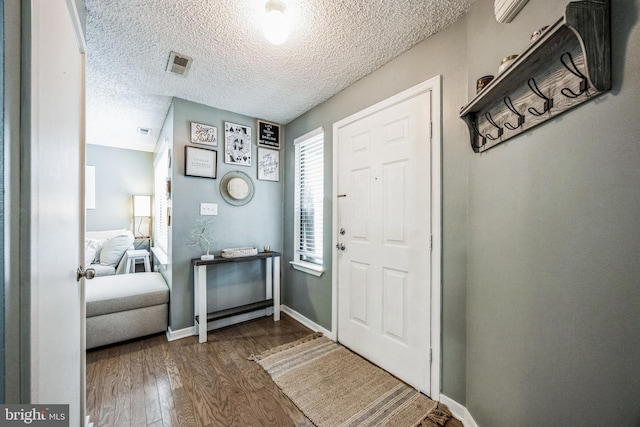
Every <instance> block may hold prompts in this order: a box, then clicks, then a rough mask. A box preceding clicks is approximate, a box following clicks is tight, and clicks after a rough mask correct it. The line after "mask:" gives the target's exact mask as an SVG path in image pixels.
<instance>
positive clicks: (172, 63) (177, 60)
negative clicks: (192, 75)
mask: <svg viewBox="0 0 640 427" xmlns="http://www.w3.org/2000/svg"><path fill="white" fill-rule="evenodd" d="M192 62H193V59H192V58H190V57H188V56H186V55H182V54H181V53H177V52H173V51H172V52H171V54H170V55H169V62H168V63H167V71H168V72H170V73H173V74H178V75H180V76H183V77H186V75H187V73H188V72H189V68H191V63H192Z"/></svg>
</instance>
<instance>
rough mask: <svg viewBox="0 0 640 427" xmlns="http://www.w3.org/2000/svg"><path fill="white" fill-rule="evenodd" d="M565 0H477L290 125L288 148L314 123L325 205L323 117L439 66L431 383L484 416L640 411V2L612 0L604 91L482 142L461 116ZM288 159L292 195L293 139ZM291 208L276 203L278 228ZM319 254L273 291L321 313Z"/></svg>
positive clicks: (593, 420) (288, 253)
mask: <svg viewBox="0 0 640 427" xmlns="http://www.w3.org/2000/svg"><path fill="white" fill-rule="evenodd" d="M567 3H568V2H556V1H552V0H540V1H537V2H529V4H528V5H527V6H526V7H525V8H524V9H523V11H522V12H521V14H520V15H519V16H518V17H517V18H516V19H515V20H514V22H513V23H511V24H508V25H505V24H499V23H497V22H496V20H495V17H494V16H493V1H491V0H477V1H476V2H475V3H474V4H473V6H472V9H471V12H470V14H469V15H468V16H467V17H465V18H463V19H462V20H460V21H458V22H457V23H456V24H454V25H453V26H451V27H449V28H447V29H445V30H444V31H442V32H440V33H438V34H436V35H435V36H433V37H431V38H429V39H428V40H426V41H424V42H422V43H420V44H418V45H417V46H415V47H414V48H413V49H411V50H410V51H408V52H406V53H404V54H403V55H401V56H399V57H398V58H396V59H395V60H394V61H392V62H390V63H389V64H387V65H386V66H384V67H382V68H381V69H380V70H378V71H376V72H374V73H372V74H371V75H369V76H367V77H365V78H363V79H362V80H360V81H359V82H357V83H356V84H354V85H353V86H351V87H349V88H347V89H346V90H344V91H343V92H341V93H340V94H338V95H336V96H334V97H333V98H331V99H330V100H328V101H327V102H325V103H323V104H322V105H320V106H318V107H316V108H314V109H313V110H311V111H310V112H308V113H306V114H304V115H303V116H301V117H300V118H298V119H296V120H295V121H293V122H292V123H290V124H289V125H287V127H286V131H287V132H286V134H287V138H286V141H287V146H288V147H289V148H290V147H291V145H292V142H293V139H294V138H296V137H298V136H300V135H302V134H304V133H305V132H308V131H309V130H312V129H314V128H316V127H318V126H323V127H324V128H325V139H326V151H325V152H326V161H327V165H328V168H327V171H326V174H325V176H326V180H325V183H326V201H327V206H326V211H325V217H326V218H330V215H329V214H330V213H331V195H332V188H331V183H332V179H331V177H332V171H331V167H330V165H331V159H332V135H331V131H332V125H333V123H334V122H335V121H337V120H339V119H342V118H344V117H346V116H348V115H349V114H352V113H354V112H356V111H358V110H361V109H363V108H365V107H367V106H369V105H371V104H374V103H375V102H377V101H380V100H382V99H384V98H387V97H389V96H391V95H393V94H395V93H398V92H400V91H402V90H403V89H406V88H408V87H411V86H413V85H415V84H416V83H419V82H420V81H423V80H426V79H428V78H430V77H433V76H434V75H436V74H441V75H442V76H443V242H442V243H443V261H442V263H443V283H442V288H443V289H442V290H443V301H442V304H443V319H442V320H443V331H442V332H443V342H442V349H443V350H442V351H443V355H442V356H443V378H442V379H443V387H442V389H443V390H442V391H443V393H444V394H445V395H447V396H448V397H451V398H453V399H454V400H456V401H457V402H459V403H462V404H464V405H465V406H466V407H467V408H468V409H469V410H470V412H471V414H472V416H473V417H474V419H475V420H476V421H477V423H478V425H480V426H492V427H493V426H498V427H499V426H514V425H517V426H541V425H559V424H560V425H562V424H564V425H580V426H602V425H621V426H622V425H625V426H636V427H637V426H638V425H639V424H638V423H639V421H640V403H639V401H638V399H637V397H638V390H640V364H639V363H637V361H638V357H637V355H638V354H639V353H640V328H639V327H638V325H639V324H640V309H639V307H640V286H639V285H640V283H639V282H640V266H639V264H638V256H639V255H640V227H638V221H637V215H638V212H640V190H639V188H640V167H638V165H640V148H639V147H640V145H639V142H640V141H639V140H638V139H639V138H638V136H637V135H638V134H640V121H639V120H638V118H639V117H640V107H639V105H640V75H639V73H638V71H637V70H638V69H639V65H640V64H639V62H640V59H639V58H640V27H639V26H638V9H639V4H640V1H639V0H626V1H617V2H613V3H614V4H613V8H612V26H613V31H612V32H613V40H612V44H613V74H614V75H613V78H614V80H613V90H612V91H610V92H608V93H606V94H605V95H603V96H602V97H600V98H598V99H597V100H594V101H592V102H589V103H586V104H584V105H582V106H580V107H579V108H577V109H575V110H573V111H570V112H568V113H566V114H564V115H562V116H560V117H558V118H556V119H554V120H551V121H549V122H547V123H545V124H544V125H542V126H539V127H537V128H535V129H532V130H530V131H528V132H526V133H524V134H522V135H520V136H518V137H517V138H513V139H511V140H510V141H509V142H508V143H505V144H502V145H500V146H498V147H496V148H494V149H492V150H490V151H489V152H487V153H484V154H482V155H479V154H473V153H472V151H471V148H470V146H469V136H468V132H467V130H466V126H464V124H463V122H462V120H460V118H459V117H458V112H459V110H460V107H462V106H463V105H465V104H466V103H467V102H468V100H470V99H471V98H472V97H473V96H474V94H475V81H476V79H477V78H478V77H480V76H482V75H485V74H495V72H496V70H497V67H498V65H499V62H500V59H501V58H503V57H504V56H507V55H508V54H511V53H517V52H520V51H521V50H522V49H523V48H524V47H525V46H526V44H527V43H528V39H529V35H530V34H531V33H532V32H533V31H534V30H535V29H537V28H539V27H540V26H542V25H545V24H550V23H552V22H554V21H556V20H557V19H558V18H559V17H560V16H562V14H563V13H564V7H565V5H566V4H567ZM286 159H287V162H286V176H287V178H286V180H285V189H286V191H285V206H286V207H290V206H292V197H293V181H292V177H293V154H292V151H291V150H290V149H289V150H287V156H286ZM292 222H293V220H292V213H291V209H289V208H287V209H285V229H284V235H285V236H292V235H293V230H292V227H291V225H290V224H292ZM331 230H332V225H331V224H329V223H328V224H327V226H326V228H325V233H326V235H327V236H330V235H331ZM289 240H290V238H285V259H290V258H291V257H292V254H293V250H292V246H291V242H290V241H289ZM330 255H331V247H330V242H327V244H325V258H327V259H330ZM330 267H331V266H330V265H328V266H327V268H328V272H327V273H325V275H324V276H323V277H321V278H320V279H317V278H314V277H310V276H308V275H305V274H302V273H299V272H297V271H293V270H291V269H289V268H286V267H285V269H284V271H283V274H284V279H285V283H284V290H283V300H284V303H285V304H286V305H288V306H290V307H291V308H293V309H294V310H296V311H299V312H300V313H302V314H303V315H305V316H307V317H309V318H310V319H311V320H314V321H316V322H318V323H319V324H321V325H322V326H324V327H329V326H330V321H331V275H330Z"/></svg>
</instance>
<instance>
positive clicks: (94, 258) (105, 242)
mask: <svg viewBox="0 0 640 427" xmlns="http://www.w3.org/2000/svg"><path fill="white" fill-rule="evenodd" d="M133 241H134V238H133V233H131V231H129V230H126V229H119V230H104V231H87V232H86V233H85V252H84V253H85V258H84V260H85V269H86V268H92V269H94V270H95V272H96V276H110V275H113V274H122V273H126V272H127V264H128V261H129V260H128V259H127V251H128V250H130V249H135V248H134V246H133Z"/></svg>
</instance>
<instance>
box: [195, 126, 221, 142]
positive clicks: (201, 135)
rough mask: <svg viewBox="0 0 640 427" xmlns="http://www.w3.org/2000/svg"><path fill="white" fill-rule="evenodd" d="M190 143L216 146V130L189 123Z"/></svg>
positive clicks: (211, 127) (212, 127)
mask: <svg viewBox="0 0 640 427" xmlns="http://www.w3.org/2000/svg"><path fill="white" fill-rule="evenodd" d="M191 142H192V143H193V144H204V145H210V146H212V147H217V146H218V128H217V127H215V126H210V125H205V124H202V123H196V122H191Z"/></svg>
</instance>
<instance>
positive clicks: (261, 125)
mask: <svg viewBox="0 0 640 427" xmlns="http://www.w3.org/2000/svg"><path fill="white" fill-rule="evenodd" d="M258 145H259V146H260V145H261V146H263V147H269V148H275V149H276V150H279V149H280V125H277V124H275V123H269V122H265V121H262V120H258Z"/></svg>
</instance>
